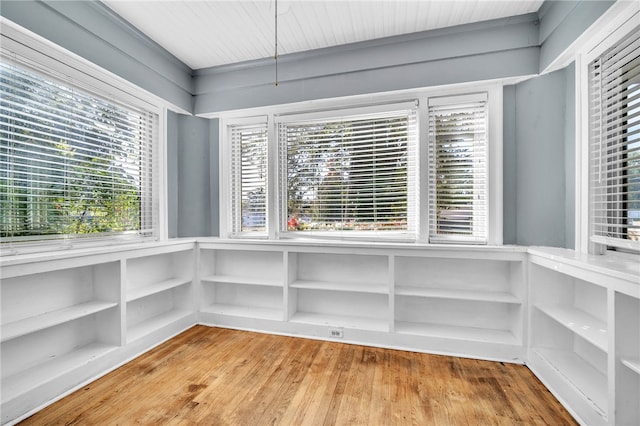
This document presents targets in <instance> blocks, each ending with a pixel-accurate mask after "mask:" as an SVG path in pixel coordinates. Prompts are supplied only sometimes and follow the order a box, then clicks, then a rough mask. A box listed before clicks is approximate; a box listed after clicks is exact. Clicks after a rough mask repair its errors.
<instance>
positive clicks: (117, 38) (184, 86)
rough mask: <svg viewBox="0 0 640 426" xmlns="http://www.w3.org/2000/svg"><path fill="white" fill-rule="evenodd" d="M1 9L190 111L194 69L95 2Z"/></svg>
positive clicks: (6, 4) (14, 4)
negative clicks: (192, 71)
mask: <svg viewBox="0 0 640 426" xmlns="http://www.w3.org/2000/svg"><path fill="white" fill-rule="evenodd" d="M0 14H1V15H2V16H3V17H5V18H7V19H9V20H11V21H13V22H15V23H16V24H19V25H21V26H23V27H25V28H26V29H28V30H30V31H33V32H34V33H36V34H38V35H40V36H42V37H45V38H47V39H49V40H51V41H52V42H54V43H56V44H57V45H59V46H62V47H64V48H66V49H68V50H70V51H71V52H73V53H75V54H77V55H80V56H82V57H83V58H85V59H88V60H89V61H91V62H93V63H95V64H97V65H99V66H101V67H102V68H104V69H106V70H108V71H111V72H113V73H114V74H117V75H118V76H120V77H122V78H124V79H126V80H128V81H130V82H132V83H134V84H136V85H137V86H139V87H141V88H143V89H146V90H147V91H149V92H151V93H153V94H155V95H157V96H159V97H161V98H163V99H165V100H167V101H168V102H170V103H171V104H173V105H175V106H176V107H178V108H180V109H182V110H185V111H189V112H191V111H192V110H193V105H192V97H191V93H192V91H193V90H192V80H191V69H190V68H189V67H187V66H186V65H185V64H183V63H182V62H180V61H179V60H178V59H176V58H175V57H174V56H172V55H171V54H169V53H168V52H167V51H166V50H164V49H163V48H161V47H160V46H158V45H157V44H156V43H154V42H153V41H151V40H150V39H149V38H148V37H146V36H145V35H143V34H142V33H140V32H139V31H138V30H136V29H135V28H133V27H132V26H131V25H129V24H128V23H127V22H126V21H124V20H122V19H121V18H120V17H119V16H118V15H116V14H114V13H113V12H112V11H111V10H110V9H108V8H107V7H106V6H104V5H103V4H102V3H99V2H94V1H33V0H20V1H16V0H2V6H1V7H0Z"/></svg>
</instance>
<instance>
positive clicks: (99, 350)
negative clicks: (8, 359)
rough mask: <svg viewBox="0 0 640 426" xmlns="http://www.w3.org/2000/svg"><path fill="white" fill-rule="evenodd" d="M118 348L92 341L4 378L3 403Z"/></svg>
mask: <svg viewBox="0 0 640 426" xmlns="http://www.w3.org/2000/svg"><path fill="white" fill-rule="evenodd" d="M116 349H117V346H111V345H105V344H102V343H91V344H89V345H86V346H83V347H81V348H78V349H76V350H74V351H73V352H70V353H68V354H64V355H61V356H58V357H55V358H52V359H50V360H48V361H46V362H43V363H41V364H39V365H36V366H34V367H31V368H29V369H28V370H26V371H24V372H20V373H17V374H14V375H12V376H10V377H7V378H5V379H3V380H2V403H3V404H4V403H5V401H9V400H11V399H13V398H15V397H17V396H19V395H22V394H24V393H26V392H29V391H31V390H33V389H36V388H38V387H39V386H41V385H42V384H44V383H46V382H48V381H51V380H53V379H55V378H57V377H60V376H62V375H64V374H67V373H68V372H70V371H73V370H75V369H78V368H82V367H84V366H85V365H86V364H87V363H89V362H91V361H93V360H95V359H96V358H99V357H101V356H103V355H105V354H107V353H109V352H111V351H114V350H116Z"/></svg>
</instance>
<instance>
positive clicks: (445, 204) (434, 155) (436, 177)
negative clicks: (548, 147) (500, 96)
mask: <svg viewBox="0 0 640 426" xmlns="http://www.w3.org/2000/svg"><path fill="white" fill-rule="evenodd" d="M487 123H488V114H487V96H486V94H478V95H468V96H461V97H447V98H431V99H429V223H430V225H429V240H430V241H432V242H434V241H435V242H446V241H456V242H459V241H465V242H469V243H481V244H482V243H486V241H487V226H488V225H487V187H488V181H487V180H488V175H487V152H488V135H487Z"/></svg>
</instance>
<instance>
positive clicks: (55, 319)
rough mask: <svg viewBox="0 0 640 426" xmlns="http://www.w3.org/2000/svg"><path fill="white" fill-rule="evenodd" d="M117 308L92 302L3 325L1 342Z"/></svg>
mask: <svg viewBox="0 0 640 426" xmlns="http://www.w3.org/2000/svg"><path fill="white" fill-rule="evenodd" d="M116 306H118V304H117V303H115V302H103V301H99V300H94V301H90V302H85V303H80V304H78V305H74V306H70V307H68V308H64V309H59V310H56V311H51V312H47V313H44V314H41V315H36V316H33V317H29V318H25V319H22V320H19V321H14V322H10V323H7V324H3V325H2V327H1V328H0V338H1V340H0V341H2V342H4V341H7V340H11V339H15V338H16V337H20V336H24V335H27V334H29V333H34V332H36V331H40V330H44V329H46V328H50V327H53V326H56V325H60V324H63V323H65V322H68V321H73V320H76V319H79V318H82V317H86V316H89V315H93V314H96V313H98V312H102V311H105V310H107V309H111V308H115V307H116Z"/></svg>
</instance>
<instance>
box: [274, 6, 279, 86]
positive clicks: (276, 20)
mask: <svg viewBox="0 0 640 426" xmlns="http://www.w3.org/2000/svg"><path fill="white" fill-rule="evenodd" d="M274 20H275V24H276V25H275V27H276V34H275V43H274V44H275V55H274V56H273V59H275V61H276V86H277V85H278V0H275V14H274Z"/></svg>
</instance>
